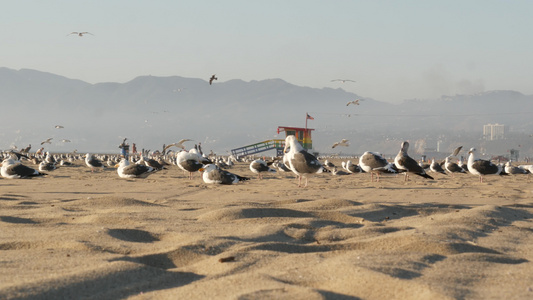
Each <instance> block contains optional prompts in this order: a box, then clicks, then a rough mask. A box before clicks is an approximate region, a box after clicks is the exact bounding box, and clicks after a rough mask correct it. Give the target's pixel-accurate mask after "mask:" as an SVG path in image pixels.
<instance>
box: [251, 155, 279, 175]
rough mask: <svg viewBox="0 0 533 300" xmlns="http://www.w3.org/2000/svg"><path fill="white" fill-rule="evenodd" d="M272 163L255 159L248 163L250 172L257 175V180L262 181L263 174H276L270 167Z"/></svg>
mask: <svg viewBox="0 0 533 300" xmlns="http://www.w3.org/2000/svg"><path fill="white" fill-rule="evenodd" d="M272 163H273V162H266V161H264V160H262V159H256V160H254V161H252V162H251V163H250V171H252V173H255V174H257V179H263V174H262V173H263V172H271V173H276V170H275V169H272V168H271V167H270V165H271V164H272Z"/></svg>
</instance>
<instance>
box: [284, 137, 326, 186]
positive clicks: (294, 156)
mask: <svg viewBox="0 0 533 300" xmlns="http://www.w3.org/2000/svg"><path fill="white" fill-rule="evenodd" d="M289 148H290V150H288V149H289ZM283 152H284V153H285V156H287V161H288V163H289V168H290V169H291V171H292V172H294V174H296V175H297V176H298V187H301V186H302V177H305V185H304V186H303V187H307V179H308V177H309V176H311V175H314V174H317V173H322V172H324V171H325V169H324V167H323V166H322V164H321V163H320V161H318V159H317V158H316V157H315V156H314V155H312V154H310V153H308V152H307V151H306V150H305V149H304V147H302V145H300V143H298V140H296V137H295V136H294V135H289V136H287V138H286V139H285V148H284V149H283ZM284 160H285V158H284Z"/></svg>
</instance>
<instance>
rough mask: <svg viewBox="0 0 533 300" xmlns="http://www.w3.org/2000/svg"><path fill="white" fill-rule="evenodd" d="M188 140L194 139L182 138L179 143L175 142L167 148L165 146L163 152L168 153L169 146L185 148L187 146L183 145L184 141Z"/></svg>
mask: <svg viewBox="0 0 533 300" xmlns="http://www.w3.org/2000/svg"><path fill="white" fill-rule="evenodd" d="M188 141H192V140H190V139H182V140H180V141H179V142H177V143H173V144H170V145H167V146H165V148H163V153H166V152H167V150H168V148H170V147H179V148H181V149H183V150H185V146H183V143H185V142H188Z"/></svg>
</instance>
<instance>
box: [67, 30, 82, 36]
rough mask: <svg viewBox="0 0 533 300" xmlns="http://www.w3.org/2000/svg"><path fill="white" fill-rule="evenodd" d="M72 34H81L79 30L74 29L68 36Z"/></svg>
mask: <svg viewBox="0 0 533 300" xmlns="http://www.w3.org/2000/svg"><path fill="white" fill-rule="evenodd" d="M71 34H79V32H76V31H73V32H71V33H69V34H67V36H69V35H71Z"/></svg>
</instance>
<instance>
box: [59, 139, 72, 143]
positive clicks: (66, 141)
mask: <svg viewBox="0 0 533 300" xmlns="http://www.w3.org/2000/svg"><path fill="white" fill-rule="evenodd" d="M61 141H62V142H63V143H70V140H67V139H64V140H61Z"/></svg>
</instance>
